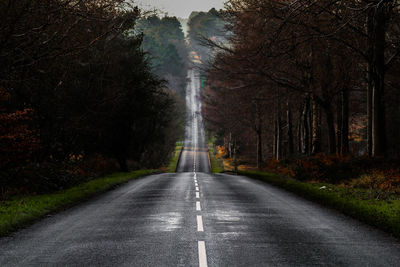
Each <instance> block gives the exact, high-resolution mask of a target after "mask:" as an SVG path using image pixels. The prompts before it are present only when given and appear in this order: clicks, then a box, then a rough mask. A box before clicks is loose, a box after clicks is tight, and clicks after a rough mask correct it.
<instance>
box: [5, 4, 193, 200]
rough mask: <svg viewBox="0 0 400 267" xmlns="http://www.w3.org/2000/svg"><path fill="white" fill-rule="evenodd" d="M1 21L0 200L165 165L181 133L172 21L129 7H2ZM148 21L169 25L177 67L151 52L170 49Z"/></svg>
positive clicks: (176, 31) (178, 35) (180, 68)
mask: <svg viewBox="0 0 400 267" xmlns="http://www.w3.org/2000/svg"><path fill="white" fill-rule="evenodd" d="M0 14H1V17H2V23H1V26H0V64H1V66H2V68H1V70H0V191H1V192H0V193H1V197H3V196H6V195H7V194H8V195H10V194H11V195H12V194H17V193H24V192H28V193H29V192H30V193H41V192H52V191H54V190H59V189H63V188H66V187H69V186H71V185H73V184H77V183H81V182H82V181H84V180H85V179H90V178H91V177H97V176H99V175H104V174H107V173H110V172H114V171H117V170H122V171H127V170H128V169H130V170H132V169H138V168H158V167H160V166H161V165H162V164H165V162H166V161H167V160H168V158H169V156H170V154H171V152H172V151H174V147H175V142H176V140H177V138H179V136H181V135H182V131H183V126H182V125H181V124H182V120H183V119H180V118H182V117H183V112H182V108H181V107H182V100H181V96H179V94H177V93H176V92H180V91H182V88H181V87H182V83H183V82H184V81H182V79H181V78H180V77H179V78H178V80H179V81H178V82H176V83H175V84H172V85H171V83H168V80H171V78H170V76H173V77H178V76H181V75H182V74H184V72H185V66H184V65H185V60H186V59H185V57H186V55H185V53H186V51H185V50H184V49H183V48H181V49H176V48H177V47H181V46H182V42H183V32H182V30H181V28H180V26H179V25H178V24H179V22H177V21H176V19H173V18H163V19H162V20H160V19H158V18H155V17H150V18H148V19H146V16H144V15H143V14H142V12H141V10H139V9H138V8H137V7H135V6H132V4H131V2H130V1H124V0H85V1H83V0H44V1H43V0H9V1H6V0H5V1H1V2H0ZM147 21H148V22H149V23H163V24H164V25H166V27H164V29H160V28H159V31H160V32H163V34H165V35H168V34H169V36H164V37H163V38H169V39H171V40H172V39H174V41H171V42H170V43H171V45H170V46H168V47H167V48H168V49H169V50H171V51H165V50H164V51H161V52H162V53H165V54H166V55H168V56H169V57H173V58H172V59H169V58H165V57H162V59H161V60H163V61H162V62H161V63H158V62H155V61H154V60H153V59H152V57H151V55H150V54H149V52H148V51H145V49H148V50H152V49H151V48H148V47H149V46H152V47H154V49H153V50H156V49H158V47H159V46H160V45H164V44H165V42H167V41H165V39H158V38H161V37H158V36H157V35H156V34H155V33H151V32H152V31H153V30H154V28H151V27H150V26H146V25H145V26H143V24H144V23H145V22H147ZM168 24H171V25H172V26H168ZM168 27H169V29H172V30H173V32H170V33H168V32H167V31H165V29H167V28H168ZM151 40H154V42H153V41H151ZM168 42H169V41H168ZM153 43H155V44H153ZM150 52H151V51H150ZM155 53H160V51H159V50H157V51H156V52H155ZM155 56H156V57H157V55H155ZM169 60H173V62H174V63H175V62H176V61H179V62H180V63H179V64H176V66H177V67H176V69H170V72H168V71H166V69H168V68H169V67H168V66H166V65H165V64H166V63H165V62H168V61H169ZM166 72H168V73H166Z"/></svg>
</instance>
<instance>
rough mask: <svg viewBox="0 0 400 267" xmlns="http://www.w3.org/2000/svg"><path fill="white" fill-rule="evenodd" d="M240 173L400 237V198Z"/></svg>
mask: <svg viewBox="0 0 400 267" xmlns="http://www.w3.org/2000/svg"><path fill="white" fill-rule="evenodd" d="M238 174H240V175H245V176H248V177H251V178H255V179H258V180H261V181H263V182H267V183H269V184H272V185H274V186H278V187H280V188H283V189H286V190H288V191H291V192H293V193H295V194H298V195H300V196H302V197H304V198H306V199H309V200H313V201H316V202H318V203H321V204H323V205H325V206H328V207H331V208H334V209H336V210H339V211H341V212H343V213H344V214H346V215H348V216H350V217H353V218H355V219H357V220H360V221H363V222H365V223H367V224H370V225H372V226H375V227H377V228H379V229H381V230H384V231H386V232H388V233H390V234H392V235H393V236H395V237H397V238H400V199H391V200H378V199H375V198H373V197H371V194H372V192H371V191H370V190H366V189H354V188H346V187H341V186H336V185H332V184H325V183H306V182H300V181H296V180H290V179H285V178H282V177H280V176H279V175H276V174H270V173H266V172H258V171H238Z"/></svg>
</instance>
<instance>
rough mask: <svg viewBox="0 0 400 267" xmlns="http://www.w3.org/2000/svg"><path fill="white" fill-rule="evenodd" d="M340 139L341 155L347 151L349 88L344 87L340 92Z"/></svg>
mask: <svg viewBox="0 0 400 267" xmlns="http://www.w3.org/2000/svg"><path fill="white" fill-rule="evenodd" d="M341 102H342V120H341V121H342V125H341V126H342V127H341V128H342V140H341V150H340V153H341V154H342V155H346V154H348V153H349V90H348V89H347V88H346V89H344V90H343V92H342V101H341Z"/></svg>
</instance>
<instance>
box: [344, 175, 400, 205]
mask: <svg viewBox="0 0 400 267" xmlns="http://www.w3.org/2000/svg"><path fill="white" fill-rule="evenodd" d="M343 186H346V187H351V188H362V189H369V190H370V191H371V192H375V196H374V197H375V198H376V199H387V198H389V197H390V196H391V195H393V194H397V195H398V196H400V171H399V169H388V170H377V169H372V170H371V171H369V172H368V173H366V174H363V175H361V176H360V177H358V178H356V179H352V180H350V181H349V182H346V183H344V184H343Z"/></svg>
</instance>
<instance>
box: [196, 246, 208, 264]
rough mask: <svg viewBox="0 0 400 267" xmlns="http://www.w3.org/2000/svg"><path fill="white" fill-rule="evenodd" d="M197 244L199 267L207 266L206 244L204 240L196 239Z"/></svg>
mask: <svg viewBox="0 0 400 267" xmlns="http://www.w3.org/2000/svg"><path fill="white" fill-rule="evenodd" d="M198 246H199V267H207V253H206V244H205V242H204V241H198Z"/></svg>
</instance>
